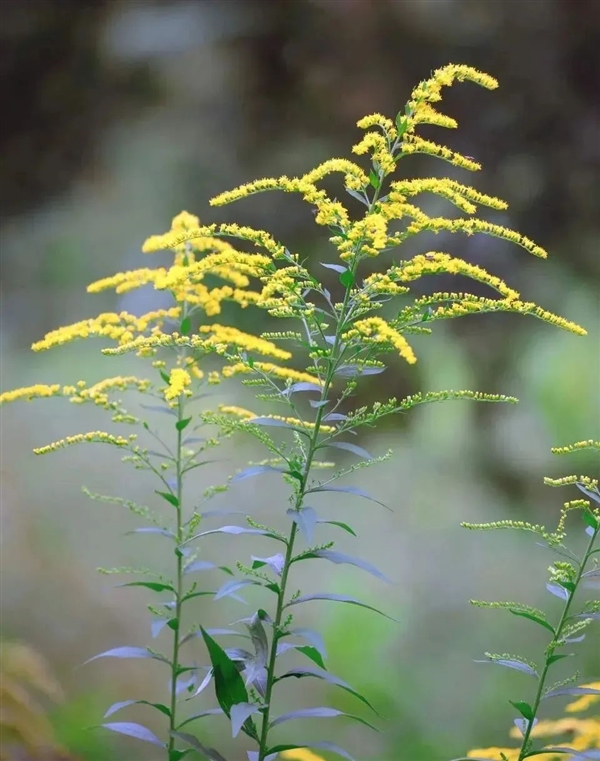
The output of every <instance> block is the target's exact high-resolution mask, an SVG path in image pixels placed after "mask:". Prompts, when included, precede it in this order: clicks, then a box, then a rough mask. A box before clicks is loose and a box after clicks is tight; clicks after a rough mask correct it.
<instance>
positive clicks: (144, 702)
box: [102, 700, 171, 719]
mask: <svg viewBox="0 0 600 761" xmlns="http://www.w3.org/2000/svg"><path fill="white" fill-rule="evenodd" d="M132 705H145V706H152V707H153V708H156V710H157V711H160V712H161V713H164V715H165V716H170V715H171V711H170V709H169V708H167V706H165V705H163V704H162V703H150V702H149V701H148V700H121V701H119V702H118V703H113V704H112V705H111V706H110V708H108V709H107V711H106V713H105V714H104V716H103V717H102V718H104V719H108V717H109V716H112V715H113V713H116V712H117V711H120V710H121V709H122V708H127V706H132Z"/></svg>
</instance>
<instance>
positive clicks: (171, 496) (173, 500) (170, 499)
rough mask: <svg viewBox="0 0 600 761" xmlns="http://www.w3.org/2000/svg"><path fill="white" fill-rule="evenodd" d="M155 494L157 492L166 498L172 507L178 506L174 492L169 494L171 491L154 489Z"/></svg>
mask: <svg viewBox="0 0 600 761" xmlns="http://www.w3.org/2000/svg"><path fill="white" fill-rule="evenodd" d="M155 494H158V495H159V496H160V497H162V498H163V499H164V500H166V501H167V502H168V503H169V504H170V505H173V507H179V500H178V499H177V497H176V496H175V495H174V494H171V492H169V491H155Z"/></svg>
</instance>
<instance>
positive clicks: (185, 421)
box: [175, 417, 192, 432]
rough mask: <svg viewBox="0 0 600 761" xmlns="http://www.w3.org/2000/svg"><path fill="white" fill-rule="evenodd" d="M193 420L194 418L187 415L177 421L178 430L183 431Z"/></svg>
mask: <svg viewBox="0 0 600 761" xmlns="http://www.w3.org/2000/svg"><path fill="white" fill-rule="evenodd" d="M191 422H192V418H191V417H186V418H184V419H183V420H178V421H177V422H176V423H175V428H177V430H178V431H180V432H181V431H183V429H184V428H187V427H188V425H189V424H190V423H191Z"/></svg>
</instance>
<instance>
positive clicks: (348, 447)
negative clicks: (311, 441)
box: [326, 441, 373, 460]
mask: <svg viewBox="0 0 600 761" xmlns="http://www.w3.org/2000/svg"><path fill="white" fill-rule="evenodd" d="M326 446H328V447H334V448H335V449H344V450H345V451H347V452H352V454H355V455H356V456H357V457H361V458H362V459H363V460H372V459H373V455H371V454H369V452H367V450H366V449H363V448H362V447H359V446H357V445H356V444H352V443H351V442H349V441H329V442H327V444H326Z"/></svg>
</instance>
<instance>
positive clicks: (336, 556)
mask: <svg viewBox="0 0 600 761" xmlns="http://www.w3.org/2000/svg"><path fill="white" fill-rule="evenodd" d="M311 558H323V559H324V560H329V561H330V562H331V563H336V564H344V563H345V564H348V565H353V566H356V568H360V569H361V570H362V571H366V572H367V573H370V574H371V575H372V576H376V577H377V578H378V579H381V580H382V581H387V582H389V581H390V580H389V579H388V577H387V576H385V574H383V573H381V571H379V570H378V569H377V568H375V566H374V565H371V563H367V561H366V560H361V559H360V558H354V557H352V556H351V555H345V554H344V553H343V552H337V551H336V550H313V551H312V552H305V553H303V554H302V555H298V556H297V557H295V558H294V559H293V560H292V562H293V563H297V562H300V561H301V560H309V559H311Z"/></svg>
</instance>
